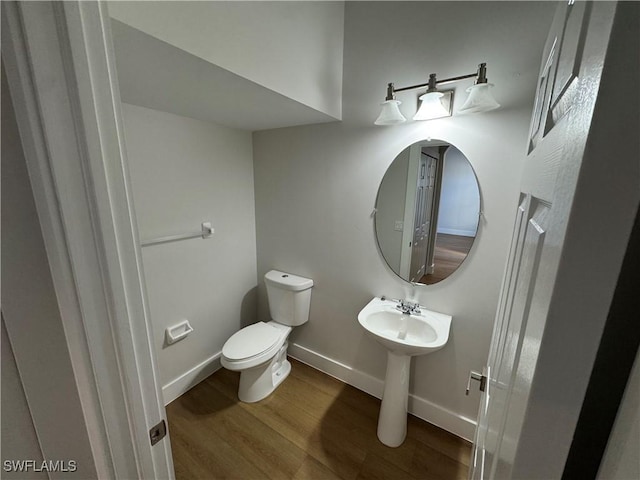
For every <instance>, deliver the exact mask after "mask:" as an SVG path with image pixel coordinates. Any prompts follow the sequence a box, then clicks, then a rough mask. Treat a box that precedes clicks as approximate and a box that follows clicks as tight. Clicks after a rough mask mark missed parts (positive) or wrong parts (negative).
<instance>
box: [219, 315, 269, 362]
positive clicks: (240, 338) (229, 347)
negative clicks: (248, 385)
mask: <svg viewBox="0 0 640 480" xmlns="http://www.w3.org/2000/svg"><path fill="white" fill-rule="evenodd" d="M280 334H281V331H280V330H279V329H277V328H275V327H272V326H271V325H268V324H266V323H264V322H258V323H254V324H253V325H249V326H248V327H244V328H243V329H242V330H240V331H239V332H236V333H234V334H233V335H232V336H231V338H230V339H229V340H227V342H226V343H225V344H224V346H223V347H222V355H224V356H225V357H226V358H227V359H229V360H243V359H245V358H250V357H253V356H255V355H258V354H260V353H262V352H264V351H265V350H267V349H268V348H269V347H271V346H273V345H274V344H275V343H276V342H277V341H278V340H279V339H280Z"/></svg>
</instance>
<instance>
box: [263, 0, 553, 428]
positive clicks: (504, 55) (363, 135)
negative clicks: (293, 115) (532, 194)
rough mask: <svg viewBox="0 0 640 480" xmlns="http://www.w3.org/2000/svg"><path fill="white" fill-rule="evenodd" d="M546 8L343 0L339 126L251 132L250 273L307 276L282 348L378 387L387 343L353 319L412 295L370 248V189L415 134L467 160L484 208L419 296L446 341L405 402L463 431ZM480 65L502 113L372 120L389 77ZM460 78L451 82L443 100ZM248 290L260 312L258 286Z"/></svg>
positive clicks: (471, 412)
mask: <svg viewBox="0 0 640 480" xmlns="http://www.w3.org/2000/svg"><path fill="white" fill-rule="evenodd" d="M554 9H555V5H554V4H546V3H544V2H540V3H523V2H517V3H511V2H496V3H490V4H489V3H487V2H406V3H405V2H388V3H387V2H348V3H347V4H346V7H345V50H344V57H345V64H344V75H345V76H344V85H343V92H344V104H343V114H344V117H343V123H341V124H327V125H317V126H306V127H298V128H286V129H278V130H272V131H263V132H256V133H254V136H253V139H254V166H255V167H254V168H255V189H256V229H257V241H258V275H259V276H260V275H263V274H264V273H265V271H267V270H268V269H270V268H278V269H281V270H284V271H288V272H291V273H296V274H300V275H304V276H307V277H310V278H313V279H314V282H315V284H314V289H313V294H312V300H311V317H310V321H309V322H308V323H307V324H305V325H303V326H301V327H299V328H296V329H294V331H293V333H292V337H291V338H292V340H293V342H294V343H295V344H297V346H298V347H300V348H297V347H296V346H295V345H294V348H293V349H292V350H296V348H297V350H296V352H297V354H298V355H304V356H305V358H306V359H307V361H309V362H312V363H315V364H316V365H321V364H322V365H325V367H327V368H328V367H330V366H331V365H333V366H334V367H335V369H336V371H341V372H343V373H345V376H346V377H348V378H350V379H351V380H352V381H353V382H354V383H359V384H361V385H362V384H365V383H369V384H372V385H374V386H376V387H375V388H377V389H378V391H379V387H380V380H381V379H382V378H383V377H384V372H385V363H386V356H385V351H384V349H383V347H381V346H379V345H377V344H376V343H375V342H374V341H373V340H371V339H370V338H367V337H365V335H364V334H363V331H362V329H361V328H360V327H359V325H358V323H357V319H356V317H357V314H358V312H359V310H360V309H361V308H362V307H363V306H364V305H365V304H366V303H367V302H368V301H369V300H370V299H371V298H372V297H373V296H374V295H388V296H391V297H396V298H397V297H405V296H407V295H408V294H410V293H411V292H410V291H409V287H408V286H407V284H406V283H405V282H403V281H401V280H400V279H399V278H398V277H396V276H395V275H394V274H393V273H392V272H391V271H390V270H389V268H388V267H387V266H386V265H385V264H384V262H383V261H382V259H381V258H380V256H379V253H378V251H377V248H376V243H375V239H374V235H373V225H372V223H373V220H372V216H371V212H372V210H373V207H374V202H375V198H376V192H377V190H378V185H379V183H380V180H381V179H382V177H383V176H384V173H385V171H386V169H387V167H388V166H389V165H390V163H391V162H392V160H393V159H394V158H395V157H396V156H397V155H398V153H400V152H401V151H402V150H403V149H404V148H406V147H407V146H408V145H410V144H412V143H413V142H416V141H418V140H424V139H425V138H426V137H432V138H434V139H441V140H444V141H447V142H450V143H452V144H454V145H456V146H457V147H458V148H459V149H460V150H461V151H462V152H463V153H464V154H465V156H466V157H467V158H468V159H469V160H470V162H471V163H472V165H473V167H474V169H475V171H476V173H477V176H478V181H479V183H480V188H481V192H482V198H483V209H484V213H485V216H484V219H483V221H482V223H481V224H480V228H479V233H478V238H477V239H476V241H475V243H474V247H473V249H472V251H471V252H470V255H469V257H468V258H467V260H466V261H465V262H464V264H463V265H462V266H461V267H460V268H459V269H458V270H457V271H456V272H455V273H454V274H453V275H452V276H450V277H449V278H448V279H446V280H444V281H443V282H440V283H438V284H436V285H433V286H426V287H420V288H419V291H418V292H417V296H418V298H419V300H420V301H421V303H423V304H424V305H426V306H427V307H428V308H431V309H433V310H436V311H442V312H445V313H449V314H451V315H453V317H454V318H453V325H452V332H451V336H450V340H449V343H448V344H447V346H446V347H445V348H443V349H442V350H440V351H438V352H435V353H433V354H431V355H428V356H424V357H419V358H416V359H415V360H414V361H413V373H412V380H411V392H413V393H414V394H415V395H416V396H417V397H419V399H418V400H417V401H416V402H414V404H413V405H414V410H420V412H422V416H423V417H425V418H427V420H430V421H433V422H435V423H439V424H440V425H443V426H445V427H446V428H449V429H450V430H453V431H455V432H457V433H458V434H461V435H463V436H466V437H467V438H469V437H470V436H471V435H472V434H473V421H474V420H469V419H475V417H476V414H477V408H478V399H479V396H478V394H477V393H476V392H473V393H472V394H471V395H470V396H468V397H466V396H465V395H464V389H465V385H466V381H467V377H468V374H469V370H471V369H474V370H478V369H480V368H482V366H483V365H484V364H485V362H486V360H487V353H488V347H489V342H490V337H491V333H492V329H493V321H494V315H495V309H496V304H497V296H498V292H499V288H500V282H501V279H502V273H503V268H504V265H505V260H506V253H507V252H506V251H507V248H508V245H509V241H510V232H511V227H512V223H513V218H514V213H515V208H516V202H517V191H518V183H519V178H520V173H521V166H522V161H523V159H524V156H525V150H526V141H527V131H528V127H529V118H530V115H531V109H532V104H533V97H534V92H535V85H536V80H537V73H538V70H539V66H540V57H541V50H542V46H543V43H544V40H545V38H546V32H547V30H548V29H547V26H548V25H549V24H550V21H551V18H552V16H553V11H554ZM479 25H482V27H481V28H480V30H478V26H479ZM431 46H432V47H433V48H431ZM482 61H485V62H487V64H488V67H489V74H488V75H489V79H490V81H492V82H494V83H495V84H496V89H495V94H496V97H497V99H498V101H499V102H501V103H502V104H503V108H502V109H501V110H497V111H495V112H491V113H487V114H478V115H466V116H455V117H453V118H447V119H441V120H435V121H430V122H407V123H406V124H404V125H401V126H397V127H377V126H373V121H374V120H375V118H376V116H377V115H378V113H379V110H378V109H379V107H378V104H379V102H380V101H382V100H383V99H384V94H385V86H386V83H387V82H396V85H397V86H404V85H411V84H415V83H420V82H423V81H425V80H426V78H427V76H428V74H429V73H431V72H437V73H438V74H439V75H440V76H441V78H443V77H447V76H456V75H461V74H465V73H470V72H473V71H474V70H475V69H476V66H477V63H479V62H482ZM470 84H471V82H469V84H467V83H464V82H462V83H461V84H459V86H458V87H456V88H457V93H456V98H455V108H458V107H459V106H460V105H461V103H462V102H463V101H464V98H463V97H464V96H463V94H462V93H463V90H464V89H465V88H466V87H468V86H469V85H470ZM418 93H419V92H415V93H413V92H412V93H404V94H398V99H400V100H401V101H403V102H404V103H403V105H402V108H403V109H404V111H405V114H406V116H407V117H409V116H411V115H413V113H414V112H415V110H416V103H415V99H416V97H417V95H418ZM259 298H260V303H259V317H260V318H261V319H264V318H267V317H268V310H267V305H266V296H265V292H264V288H263V286H262V284H260V297H259ZM316 354H317V355H316ZM323 357H328V360H327V359H326V358H324V359H323ZM332 360H333V361H335V362H340V363H341V364H342V366H340V365H337V364H336V363H335V362H332ZM331 368H333V367H331ZM361 373H362V374H361ZM363 374H364V375H363ZM375 388H374V389H373V390H375ZM420 399H422V401H421V400H420ZM416 405H417V406H416Z"/></svg>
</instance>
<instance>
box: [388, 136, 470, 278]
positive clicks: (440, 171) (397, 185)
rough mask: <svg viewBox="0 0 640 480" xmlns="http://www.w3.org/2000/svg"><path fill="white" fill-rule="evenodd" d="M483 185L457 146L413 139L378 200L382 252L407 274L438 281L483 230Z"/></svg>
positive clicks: (398, 270) (402, 274) (391, 168)
mask: <svg viewBox="0 0 640 480" xmlns="http://www.w3.org/2000/svg"><path fill="white" fill-rule="evenodd" d="M479 214H480V189H479V187H478V181H477V179H476V175H475V172H474V171H473V167H472V166H471V164H470V163H469V160H467V158H466V157H465V156H464V154H462V152H460V150H458V149H457V148H455V147H454V146H453V145H450V144H448V143H446V142H441V141H436V140H425V141H422V142H417V143H414V144H413V145H410V146H409V147H407V148H406V149H404V150H403V151H402V152H400V154H399V155H398V156H397V157H396V158H395V160H394V161H393V162H392V163H391V165H390V166H389V168H388V169H387V172H386V173H385V175H384V178H383V179H382V182H381V183H380V188H379V190H378V198H377V200H376V216H375V232H376V238H377V241H378V246H379V249H380V253H381V254H382V256H383V258H384V259H385V261H386V262H387V264H388V265H389V267H390V268H391V269H392V270H393V271H394V272H395V273H396V274H397V275H399V276H400V277H401V278H402V279H404V280H406V281H409V282H414V283H424V284H433V283H436V282H439V281H440V280H443V279H445V278H447V277H448V276H449V275H451V274H452V273H453V272H454V271H455V270H456V269H457V268H458V267H459V266H460V264H461V263H462V262H463V261H464V259H465V258H466V257H467V255H468V253H469V250H470V249H471V245H472V244H473V241H474V239H475V237H476V233H477V230H478V218H479Z"/></svg>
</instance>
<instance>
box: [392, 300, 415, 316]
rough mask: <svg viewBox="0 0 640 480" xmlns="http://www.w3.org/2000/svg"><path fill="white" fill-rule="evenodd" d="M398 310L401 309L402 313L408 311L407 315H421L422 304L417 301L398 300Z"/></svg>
mask: <svg viewBox="0 0 640 480" xmlns="http://www.w3.org/2000/svg"><path fill="white" fill-rule="evenodd" d="M396 310H399V311H401V312H402V313H406V314H407V315H411V314H414V315H420V305H419V304H417V303H412V302H406V301H404V300H400V301H398V304H397V305H396Z"/></svg>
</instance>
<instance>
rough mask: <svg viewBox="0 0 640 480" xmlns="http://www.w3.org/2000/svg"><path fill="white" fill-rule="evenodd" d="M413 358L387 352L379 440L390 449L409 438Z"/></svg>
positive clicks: (379, 419)
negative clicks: (408, 421) (409, 406)
mask: <svg viewBox="0 0 640 480" xmlns="http://www.w3.org/2000/svg"><path fill="white" fill-rule="evenodd" d="M410 368H411V357H410V356H409V355H403V354H399V353H395V352H392V351H391V350H389V351H388V352H387V373H386V376H385V380H384V392H383V393H382V405H381V406H380V416H379V417H378V438H379V439H380V441H381V442H382V443H384V444H385V445H386V446H388V447H399V446H400V445H402V442H404V439H405V437H406V436H407V402H408V400H409V372H410Z"/></svg>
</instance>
